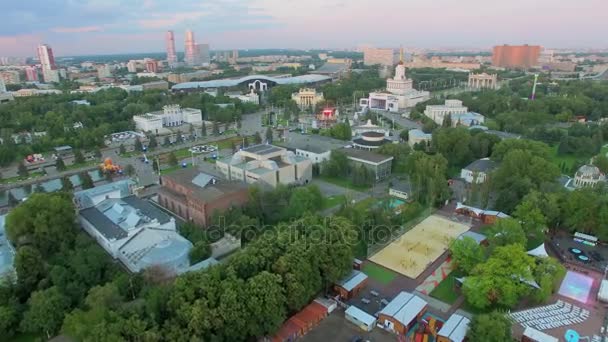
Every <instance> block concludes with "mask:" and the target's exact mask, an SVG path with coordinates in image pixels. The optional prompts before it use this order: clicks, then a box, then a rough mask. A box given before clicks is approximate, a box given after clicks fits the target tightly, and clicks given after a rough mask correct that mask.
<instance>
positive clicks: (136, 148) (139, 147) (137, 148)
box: [133, 138, 144, 152]
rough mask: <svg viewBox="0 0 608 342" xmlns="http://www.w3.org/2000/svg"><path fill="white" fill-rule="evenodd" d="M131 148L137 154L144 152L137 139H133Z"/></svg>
mask: <svg viewBox="0 0 608 342" xmlns="http://www.w3.org/2000/svg"><path fill="white" fill-rule="evenodd" d="M133 148H134V149H135V151H137V152H142V151H143V150H144V147H143V145H142V143H141V140H139V138H136V139H135V143H134V144H133Z"/></svg>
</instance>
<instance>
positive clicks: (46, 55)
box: [38, 44, 56, 70]
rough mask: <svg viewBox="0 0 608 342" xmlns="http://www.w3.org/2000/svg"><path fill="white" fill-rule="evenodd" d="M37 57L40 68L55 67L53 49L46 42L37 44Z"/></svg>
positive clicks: (51, 68) (50, 68)
mask: <svg viewBox="0 0 608 342" xmlns="http://www.w3.org/2000/svg"><path fill="white" fill-rule="evenodd" d="M38 59H39V60H40V65H42V69H49V70H53V69H55V68H56V67H55V57H54V56H53V49H51V47H50V46H48V45H47V44H41V45H38Z"/></svg>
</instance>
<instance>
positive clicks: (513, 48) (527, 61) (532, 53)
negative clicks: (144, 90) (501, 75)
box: [492, 45, 541, 69]
mask: <svg viewBox="0 0 608 342" xmlns="http://www.w3.org/2000/svg"><path fill="white" fill-rule="evenodd" d="M540 50H541V47H540V46H538V45H500V46H495V47H494V50H493V51H492V65H493V66H496V67H501V68H514V69H529V68H531V67H533V66H535V65H537V64H538V58H539V57H540Z"/></svg>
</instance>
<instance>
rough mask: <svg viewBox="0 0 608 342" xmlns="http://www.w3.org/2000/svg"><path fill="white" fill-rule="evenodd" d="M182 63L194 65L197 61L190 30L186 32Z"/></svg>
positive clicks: (192, 34) (196, 51) (194, 44)
mask: <svg viewBox="0 0 608 342" xmlns="http://www.w3.org/2000/svg"><path fill="white" fill-rule="evenodd" d="M184 54H185V56H184V62H186V64H187V65H196V64H197V59H198V50H197V48H196V43H195V41H194V32H192V30H187V31H186V41H185V48H184Z"/></svg>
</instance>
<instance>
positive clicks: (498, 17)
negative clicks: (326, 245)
mask: <svg viewBox="0 0 608 342" xmlns="http://www.w3.org/2000/svg"><path fill="white" fill-rule="evenodd" d="M1 2H2V20H0V56H32V55H34V54H35V49H36V46H37V45H38V44H40V43H47V44H49V45H51V46H52V47H53V51H54V53H55V55H56V56H69V55H91V54H113V53H135V52H161V51H164V50H165V45H164V44H165V43H164V34H165V32H166V31H167V30H173V31H174V32H175V43H176V49H177V50H178V51H183V45H184V44H183V41H184V31H185V30H186V29H192V30H193V31H194V33H195V39H196V42H197V43H209V44H210V45H211V48H212V49H235V48H238V49H250V48H301V49H308V48H352V47H356V46H361V45H368V46H377V47H397V46H400V45H403V46H406V47H419V48H484V49H487V48H490V47H491V46H493V45H500V44H523V43H528V44H540V45H542V46H547V47H552V48H560V47H564V48H608V35H607V34H606V33H607V32H608V20H606V13H608V1H607V0H499V1H497V0H36V1H24V0H2V1H1Z"/></svg>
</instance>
